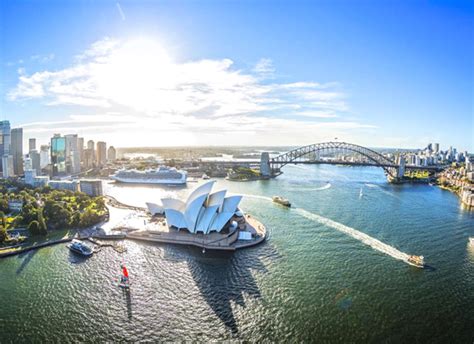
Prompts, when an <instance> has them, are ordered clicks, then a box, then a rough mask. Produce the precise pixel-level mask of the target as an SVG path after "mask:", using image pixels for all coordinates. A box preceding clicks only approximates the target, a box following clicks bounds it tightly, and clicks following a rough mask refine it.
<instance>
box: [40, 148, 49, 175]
mask: <svg viewBox="0 0 474 344" xmlns="http://www.w3.org/2000/svg"><path fill="white" fill-rule="evenodd" d="M50 163H51V160H50V158H49V146H48V145H42V146H41V147H40V168H41V169H43V168H46V167H48V165H49V164H50Z"/></svg>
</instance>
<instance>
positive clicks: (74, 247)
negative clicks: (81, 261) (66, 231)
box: [67, 239, 94, 257]
mask: <svg viewBox="0 0 474 344" xmlns="http://www.w3.org/2000/svg"><path fill="white" fill-rule="evenodd" d="M67 247H68V248H69V249H70V250H71V251H72V252H74V253H78V254H80V255H83V256H85V257H90V256H92V254H93V253H94V251H93V250H92V248H91V247H90V246H88V245H86V244H84V243H83V242H82V241H79V240H76V239H74V240H73V241H72V242H71V243H70V244H68V245H67Z"/></svg>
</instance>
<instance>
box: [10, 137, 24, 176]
mask: <svg viewBox="0 0 474 344" xmlns="http://www.w3.org/2000/svg"><path fill="white" fill-rule="evenodd" d="M10 152H11V155H12V156H13V173H14V174H15V175H17V176H20V175H22V174H23V128H15V129H12V130H11V146H10Z"/></svg>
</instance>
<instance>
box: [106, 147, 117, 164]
mask: <svg viewBox="0 0 474 344" xmlns="http://www.w3.org/2000/svg"><path fill="white" fill-rule="evenodd" d="M116 159H117V151H116V150H115V148H114V146H110V147H109V149H107V161H110V162H114V161H115V160H116Z"/></svg>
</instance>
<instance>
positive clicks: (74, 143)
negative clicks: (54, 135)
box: [64, 134, 81, 174]
mask: <svg viewBox="0 0 474 344" xmlns="http://www.w3.org/2000/svg"><path fill="white" fill-rule="evenodd" d="M64 138H65V139H66V170H67V172H68V173H72V174H75V173H79V172H81V157H80V153H79V140H78V138H77V134H71V135H65V136H64Z"/></svg>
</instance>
